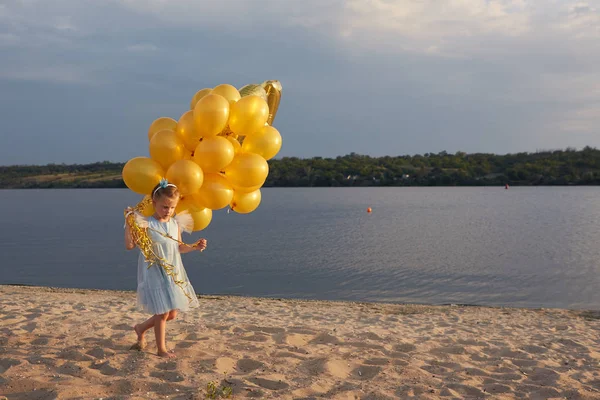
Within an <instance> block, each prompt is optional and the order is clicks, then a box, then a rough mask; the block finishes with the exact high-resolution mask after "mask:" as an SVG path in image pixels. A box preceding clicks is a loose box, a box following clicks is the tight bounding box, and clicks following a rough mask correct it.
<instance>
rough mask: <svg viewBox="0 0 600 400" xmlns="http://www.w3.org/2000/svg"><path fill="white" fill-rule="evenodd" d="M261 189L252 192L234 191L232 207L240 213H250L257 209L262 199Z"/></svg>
mask: <svg viewBox="0 0 600 400" xmlns="http://www.w3.org/2000/svg"><path fill="white" fill-rule="evenodd" d="M261 197H262V196H261V194H260V189H259V190H255V191H254V192H250V193H240V192H234V193H233V199H232V200H231V204H230V207H231V209H232V210H233V211H235V212H237V213H240V214H248V213H251V212H252V211H254V210H256V208H257V207H258V205H259V204H260V200H261Z"/></svg>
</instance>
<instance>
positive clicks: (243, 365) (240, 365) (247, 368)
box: [237, 358, 265, 373]
mask: <svg viewBox="0 0 600 400" xmlns="http://www.w3.org/2000/svg"><path fill="white" fill-rule="evenodd" d="M264 366H265V365H264V364H263V363H261V362H260V361H256V360H252V359H251V358H242V359H241V360H239V361H238V362H237V370H238V371H240V372H243V373H248V372H252V371H256V370H257V369H259V368H263V367H264Z"/></svg>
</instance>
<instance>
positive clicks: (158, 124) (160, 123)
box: [148, 117, 177, 140]
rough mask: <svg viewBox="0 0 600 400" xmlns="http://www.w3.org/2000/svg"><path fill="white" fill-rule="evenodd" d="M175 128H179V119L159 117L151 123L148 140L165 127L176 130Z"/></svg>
mask: <svg viewBox="0 0 600 400" xmlns="http://www.w3.org/2000/svg"><path fill="white" fill-rule="evenodd" d="M175 128H177V121H175V120H174V119H173V118H169V117H160V118H158V119H155V120H154V122H152V124H150V128H149V129H148V140H151V139H152V136H154V134H155V133H156V132H159V131H162V130H165V129H169V130H172V131H174V130H175Z"/></svg>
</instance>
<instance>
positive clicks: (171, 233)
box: [125, 179, 206, 358]
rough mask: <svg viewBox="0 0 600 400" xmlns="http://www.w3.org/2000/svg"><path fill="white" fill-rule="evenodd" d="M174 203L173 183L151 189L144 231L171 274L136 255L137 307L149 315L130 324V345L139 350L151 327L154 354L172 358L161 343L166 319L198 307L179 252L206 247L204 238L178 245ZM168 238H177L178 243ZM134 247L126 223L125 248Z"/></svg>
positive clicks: (163, 340)
mask: <svg viewBox="0 0 600 400" xmlns="http://www.w3.org/2000/svg"><path fill="white" fill-rule="evenodd" d="M178 202H179V191H178V190H177V186H175V185H174V184H172V183H168V182H167V181H166V180H165V179H163V180H162V181H161V183H159V184H158V185H156V187H155V188H154V190H153V191H152V205H153V206H154V215H152V216H151V217H149V218H148V228H149V229H148V230H147V231H148V235H149V236H150V238H151V239H152V241H153V243H154V247H153V250H154V252H155V253H156V255H158V256H159V257H161V258H162V259H164V260H166V262H168V263H169V264H170V265H172V266H173V267H174V269H173V272H174V273H175V276H170V275H172V274H168V273H167V271H166V270H165V269H164V268H163V267H162V266H161V265H158V264H152V265H148V262H146V259H145V257H144V255H143V254H142V253H141V252H140V255H139V258H138V287H137V304H138V308H140V309H141V310H143V311H146V312H149V313H150V314H153V316H152V317H150V318H149V319H147V320H146V321H144V322H142V323H141V324H137V325H136V326H135V327H134V330H135V333H136V334H137V344H136V345H134V346H132V348H135V349H138V350H142V349H143V348H144V347H145V346H146V341H145V339H144V334H145V333H146V331H147V330H148V329H150V328H152V327H154V335H155V336H156V349H157V354H158V355H159V356H160V357H167V358H173V357H175V354H173V352H172V351H169V350H167V347H166V344H165V327H166V323H167V321H170V320H172V319H175V317H177V312H178V311H187V310H189V309H190V308H193V307H198V306H199V303H198V298H197V297H196V293H195V292H194V288H193V287H192V285H191V283H190V281H189V279H188V277H187V274H186V272H185V269H184V268H183V263H182V262H181V253H189V252H191V251H194V250H200V251H202V250H204V249H205V248H206V240H205V239H200V240H198V241H197V242H196V243H194V244H193V245H187V244H180V243H181V230H180V229H179V226H178V223H177V221H176V220H175V218H172V216H173V213H174V212H175V207H176V206H177V203H178ZM172 238H174V239H178V241H179V243H178V242H177V241H175V240H173V239H172ZM135 246H136V245H135V242H134V240H133V237H132V235H131V229H130V227H129V224H126V228H125V248H126V249H127V250H131V249H133V248H134V247H135ZM175 278H176V279H177V282H176V281H175Z"/></svg>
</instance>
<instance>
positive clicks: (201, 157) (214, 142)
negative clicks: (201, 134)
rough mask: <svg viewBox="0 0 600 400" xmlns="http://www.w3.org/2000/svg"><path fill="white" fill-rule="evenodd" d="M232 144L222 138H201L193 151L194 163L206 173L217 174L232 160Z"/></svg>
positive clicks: (233, 152)
mask: <svg viewBox="0 0 600 400" xmlns="http://www.w3.org/2000/svg"><path fill="white" fill-rule="evenodd" d="M234 155H235V150H234V148H233V144H231V142H230V141H229V140H227V139H226V138H224V137H222V136H213V137H208V138H203V139H202V140H201V141H200V144H198V146H197V147H196V150H194V161H195V162H196V163H197V164H198V165H199V166H200V167H202V169H203V170H204V171H206V172H219V171H221V170H223V168H225V167H226V166H228V165H229V164H230V163H231V161H232V160H233V156H234Z"/></svg>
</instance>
